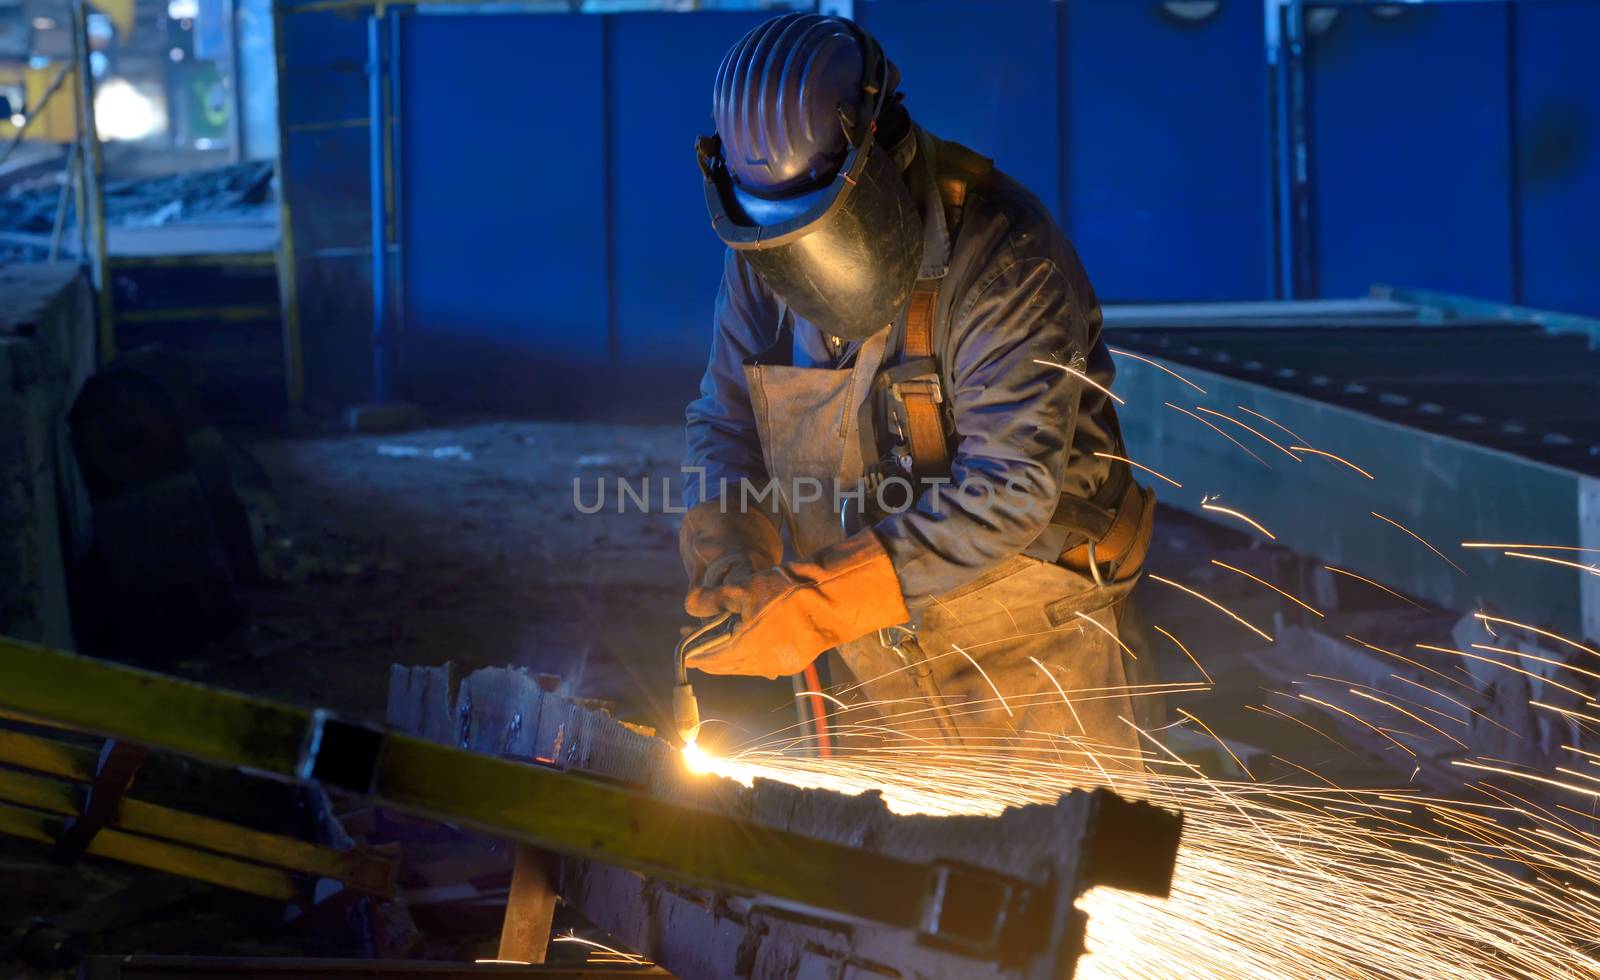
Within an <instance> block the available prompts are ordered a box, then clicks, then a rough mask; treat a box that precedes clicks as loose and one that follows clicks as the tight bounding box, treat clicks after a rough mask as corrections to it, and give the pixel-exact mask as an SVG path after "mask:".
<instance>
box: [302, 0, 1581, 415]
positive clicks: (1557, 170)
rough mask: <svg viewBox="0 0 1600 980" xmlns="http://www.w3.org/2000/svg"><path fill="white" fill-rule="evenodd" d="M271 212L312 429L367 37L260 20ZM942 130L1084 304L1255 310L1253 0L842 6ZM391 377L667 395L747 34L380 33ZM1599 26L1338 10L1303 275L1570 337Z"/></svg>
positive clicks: (1575, 0)
mask: <svg viewBox="0 0 1600 980" xmlns="http://www.w3.org/2000/svg"><path fill="white" fill-rule="evenodd" d="M279 2H280V8H279V10H280V19H281V21H282V24H281V26H282V31H281V33H280V37H281V46H282V47H281V51H282V57H283V60H284V71H283V72H282V73H281V75H280V105H281V114H282V122H283V126H282V132H283V151H282V166H283V171H284V183H285V193H286V196H287V199H288V202H289V204H290V213H291V218H292V225H291V227H292V232H293V236H292V238H293V248H294V251H295V258H296V270H297V272H298V276H297V283H298V287H299V296H300V298H299V304H298V308H299V310H300V314H301V320H302V329H301V334H302V337H303V343H304V346H305V351H306V353H305V367H306V376H307V385H308V389H309V394H310V398H311V400H312V401H313V402H314V403H319V404H322V405H327V406H337V405H341V404H345V403H348V402H350V401H354V400H357V399H359V398H363V397H366V396H367V394H368V392H369V390H370V383H371V376H372V367H371V364H372V358H371V329H372V328H371V286H370V269H371V252H370V242H371V224H370V216H369V207H368V188H369V178H368V169H369V149H370V145H371V141H370V138H369V131H368V120H367V115H368V108H367V81H366V75H365V73H364V65H365V63H366V60H367V50H366V47H367V36H366V20H367V17H368V16H369V14H370V13H371V12H372V8H371V7H370V6H365V5H362V4H361V3H359V2H357V0H350V2H349V3H347V4H337V0H334V2H335V3H336V4H337V5H335V6H331V7H330V0H309V2H308V0H279ZM856 10H857V14H858V16H859V17H860V18H861V19H862V21H863V22H864V23H865V25H866V26H867V27H868V28H869V29H870V30H872V31H874V32H875V33H877V34H878V35H879V36H880V37H881V38H882V39H883V41H884V44H885V46H886V47H887V48H888V50H889V51H890V53H891V55H892V56H893V57H894V58H895V59H896V61H897V62H898V64H899V65H900V67H901V69H902V73H903V79H904V81H903V87H904V89H905V91H906V93H907V103H908V105H909V106H910V107H911V108H912V110H913V112H914V113H915V114H916V115H917V117H918V118H919V119H920V120H922V121H923V122H925V123H926V124H927V125H928V126H929V127H930V128H931V129H933V130H934V131H936V132H938V133H939V134H941V135H943V136H947V137H950V138H953V139H957V140H961V141H963V142H967V143H969V144H970V145H972V146H973V147H974V148H976V149H978V150H980V151H982V152H985V153H989V154H991V155H993V156H994V157H995V158H996V160H997V161H998V162H999V164H1000V166H1001V167H1002V168H1004V169H1006V170H1007V171H1009V172H1011V173H1012V174H1014V175H1016V176H1017V177H1019V178H1020V179H1022V180H1023V182H1024V183H1026V184H1027V185H1028V186H1030V187H1032V188H1033V190H1034V191H1035V192H1036V193H1038V194H1039V196H1040V197H1041V198H1042V199H1043V200H1044V201H1045V202H1046V203H1047V205H1049V206H1050V207H1052V208H1055V209H1057V210H1058V213H1061V214H1062V215H1063V223H1064V226H1065V227H1066V228H1067V230H1068V233H1069V234H1070V235H1071V236H1072V237H1073V238H1074V240H1075V242H1076V244H1077V246H1078V248H1079V251H1080V253H1081V254H1082V256H1083V259H1084V262H1085V264H1086V265H1087V267H1088V269H1089V271H1090V275H1091V277H1092V278H1093V280H1094V282H1095V284H1096V286H1097V289H1098V291H1099V292H1100V294H1101V296H1102V298H1103V299H1107V300H1212V299H1252V298H1266V297H1268V296H1270V295H1272V288H1273V287H1272V282H1271V265H1272V252H1271V242H1272V235H1271V231H1270V225H1271V220H1272V211H1271V205H1270V201H1271V198H1270V189H1269V172H1270V147H1271V140H1272V136H1271V133H1270V131H1269V126H1268V119H1269V114H1268V103H1267V98H1268V96H1267V91H1268V85H1267V82H1268V78H1267V70H1266V66H1265V64H1264V61H1263V48H1264V26H1263V24H1264V21H1263V18H1262V16H1261V7H1260V4H1258V3H1255V2H1225V3H1223V4H1222V6H1221V9H1220V12H1219V13H1218V15H1217V16H1216V17H1214V18H1212V19H1210V20H1207V21H1204V22H1201V23H1198V24H1187V23H1183V22H1179V21H1176V20H1173V19H1171V18H1170V17H1169V16H1168V15H1166V14H1165V13H1163V12H1162V11H1161V10H1160V5H1159V4H1157V3H1155V2H1150V0H1070V2H1065V3H1053V2H1051V0H986V2H982V3H978V2H974V0H870V2H868V0H861V2H858V4H857V6H856ZM387 16H388V17H390V18H399V19H400V21H401V29H400V30H399V31H398V32H397V37H396V48H397V52H396V57H397V59H398V61H397V65H398V70H397V71H396V72H395V80H396V82H397V87H398V94H397V97H396V106H397V112H396V119H395V122H396V125H395V138H394V145H393V147H392V155H393V161H392V162H393V168H392V173H393V175H394V176H393V180H394V182H395V186H394V188H393V189H392V191H393V199H394V202H395V213H396V215H397V219H398V241H397V245H398V247H397V248H396V249H395V256H394V257H395V258H396V259H397V260H398V263H399V268H400V269H401V270H402V271H401V273H400V275H399V282H400V283H401V285H400V286H399V288H398V296H399V299H400V300H401V302H400V304H399V306H400V308H401V310H402V316H403V326H404V335H403V344H402V366H403V368H404V372H405V377H404V380H405V382H406V384H407V385H409V388H405V387H404V386H403V390H409V391H410V392H411V393H413V394H417V395H420V396H422V397H424V398H427V399H434V398H437V399H441V400H459V401H478V402H484V403H487V402H493V403H495V404H498V405H506V406H512V407H525V408H529V409H533V410H542V409H552V408H555V407H568V408H570V407H571V406H572V405H573V404H575V403H574V402H573V401H572V399H571V389H573V388H574V387H578V388H580V389H585V390H586V389H588V388H590V387H593V386H595V385H596V384H597V383H598V381H599V380H603V379H604V377H605V372H606V371H607V369H608V368H612V367H614V366H617V365H621V366H623V367H626V368H627V369H628V372H629V374H628V377H629V378H630V384H631V382H632V381H634V380H637V381H638V382H639V383H638V384H636V385H633V384H631V387H632V388H634V389H637V390H643V389H644V388H645V387H647V386H648V385H647V384H646V382H648V381H649V380H650V379H651V378H655V377H660V378H664V379H666V381H667V383H668V384H670V385H672V386H676V387H673V389H672V393H671V398H678V397H680V396H681V395H682V394H684V393H686V389H685V388H684V385H685V383H686V382H685V379H691V380H692V376H693V369H694V367H695V366H696V365H698V364H699V363H700V361H701V359H702V358H703V355H704V351H705V348H706V344H707V329H708V324H709V317H710V312H711V304H712V300H713V297H714V293H715V289H716V281H717V276H718V273H719V268H720V261H719V256H720V249H719V248H718V246H717V244H716V241H715V239H714V237H713V236H712V234H711V232H710V230H709V228H708V227H707V223H706V219H705V215H704V210H703V205H702V202H701V192H700V187H699V180H698V176H697V174H696V171H695V167H694V162H693V156H692V152H691V141H692V139H693V137H694V136H695V135H696V134H698V133H701V132H704V131H706V130H707V129H708V128H709V125H710V122H709V118H708V106H707V102H708V99H707V95H708V92H709V88H710V83H711V77H712V74H713V72H714V69H715V64H716V62H717V60H718V58H719V57H720V55H721V53H722V51H723V50H725V48H726V47H727V46H728V45H729V44H730V43H732V41H733V40H735V39H736V38H737V37H738V36H739V35H740V34H741V33H742V32H743V31H744V30H746V29H748V28H749V27H750V26H752V25H753V24H755V23H756V22H757V21H758V20H759V17H760V15H757V14H746V13H715V14H712V13H699V14H694V15H682V14H630V15H616V16H573V15H547V14H510V13H465V12H463V13H461V14H458V15H446V14H440V13H435V12H419V11H418V10H417V9H415V8H410V7H400V8H396V7H391V8H389V13H388V15H387ZM1597 29H1600V3H1596V2H1594V0H1548V2H1544V3H1537V4H1516V5H1514V9H1512V6H1510V5H1507V4H1501V3H1468V4H1454V5H1436V4H1430V5H1428V6H1426V7H1424V8H1420V9H1407V10H1406V11H1405V13H1404V15H1403V16H1401V17H1399V18H1397V19H1393V20H1384V19H1380V18H1378V17H1376V16H1374V15H1373V14H1372V12H1371V11H1369V10H1366V9H1345V10H1343V11H1341V12H1340V15H1339V17H1338V18H1337V19H1336V21H1335V23H1334V24H1333V25H1332V27H1331V28H1330V29H1329V30H1327V31H1326V32H1325V33H1322V34H1319V35H1316V36H1315V37H1313V39H1312V42H1311V46H1310V50H1309V52H1308V57H1307V65H1308V72H1309V85H1310V105H1309V119H1310V123H1311V133H1310V136H1311V140H1310V146H1311V153H1312V156H1311V161H1310V164H1311V181H1312V185H1311V186H1312V189H1313V202H1312V203H1313V207H1314V214H1313V215H1312V225H1311V227H1312V232H1313V238H1314V256H1313V258H1314V270H1315V275H1316V277H1317V279H1318V284H1317V285H1318V287H1319V289H1320V292H1321V293H1322V294H1324V295H1349V294H1352V293H1360V292H1364V291H1365V290H1366V289H1367V287H1368V286H1369V285H1370V284H1371V283H1372V282H1373V281H1376V280H1381V281H1388V282H1395V283H1400V284H1406V285H1414V286H1421V287H1431V288H1435V289H1444V290H1454V291H1459V292H1466V293H1473V294H1477V295H1481V296H1485V297H1490V298H1495V299H1512V300H1517V301H1520V302H1523V303H1525V304H1528V305H1535V306H1547V307H1554V308H1562V309H1571V310H1578V311H1587V312H1600V276H1595V275H1594V274H1593V270H1595V269H1597V268H1600V236H1597V235H1596V234H1595V233H1594V232H1593V231H1592V227H1591V226H1592V224H1593V222H1592V221H1584V220H1579V216H1582V215H1594V214H1597V213H1600V137H1597V134H1600V68H1597V64H1600V59H1595V58H1593V57H1591V56H1590V55H1589V54H1588V52H1587V50H1586V45H1585V43H1583V39H1585V38H1593V37H1595V36H1596V35H1597Z"/></svg>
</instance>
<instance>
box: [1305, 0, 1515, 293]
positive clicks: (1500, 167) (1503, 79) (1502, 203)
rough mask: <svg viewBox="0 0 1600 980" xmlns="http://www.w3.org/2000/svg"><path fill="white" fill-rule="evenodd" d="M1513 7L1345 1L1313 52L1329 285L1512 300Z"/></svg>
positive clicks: (1318, 256) (1316, 163) (1323, 273)
mask: <svg viewBox="0 0 1600 980" xmlns="http://www.w3.org/2000/svg"><path fill="white" fill-rule="evenodd" d="M1506 19H1507V11H1506V5H1504V4H1497V3H1456V4H1433V5H1430V6H1427V7H1423V8H1417V9H1412V10H1406V11H1403V12H1402V13H1401V14H1400V16H1398V17H1393V18H1392V19H1391V18H1385V17H1380V16H1378V15H1377V14H1375V13H1374V12H1373V11H1372V10H1370V9H1362V8H1350V9H1345V10H1341V11H1339V15H1338V17H1337V19H1336V20H1335V21H1334V22H1333V24H1332V25H1331V26H1330V27H1329V28H1328V29H1327V30H1326V31H1324V32H1323V33H1321V34H1314V35H1313V36H1312V38H1311V43H1310V51H1309V54H1308V84H1309V86H1310V94H1311V97H1310V106H1309V109H1310V122H1311V139H1310V144H1311V189H1312V201H1313V213H1312V216H1311V227H1312V232H1313V237H1314V249H1315V252H1314V260H1315V264H1314V268H1315V269H1316V275H1317V286H1318V289H1319V292H1320V293H1321V294H1322V295H1326V296H1348V295H1351V294H1356V293H1362V292H1365V291H1366V289H1367V287H1368V286H1370V285H1371V284H1372V283H1374V282H1395V283H1404V284H1406V285H1410V286H1418V287H1426V288H1431V289H1440V290H1446V291H1449V292H1457V293H1467V294H1469V295H1473V296H1482V297H1484V298H1486V299H1496V300H1511V299H1512V298H1513V297H1512V292H1511V268H1512V256H1511V164H1510V139H1509V129H1508V120H1509V118H1510V117H1509V111H1510V109H1509V100H1508V93H1509V90H1510V89H1509V84H1508V63H1507V51H1508V48H1507V44H1506Z"/></svg>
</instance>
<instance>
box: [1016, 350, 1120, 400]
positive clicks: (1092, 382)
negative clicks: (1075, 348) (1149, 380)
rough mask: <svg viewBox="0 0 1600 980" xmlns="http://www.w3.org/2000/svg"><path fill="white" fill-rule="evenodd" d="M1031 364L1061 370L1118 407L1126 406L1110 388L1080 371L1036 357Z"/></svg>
mask: <svg viewBox="0 0 1600 980" xmlns="http://www.w3.org/2000/svg"><path fill="white" fill-rule="evenodd" d="M1033 363H1035V364H1043V365H1044V366H1046V367H1053V368H1060V369H1061V370H1063V371H1065V372H1067V373H1068V374H1070V375H1072V376H1073V377H1074V378H1077V379H1078V380H1079V381H1082V382H1084V383H1085V384H1087V385H1089V387H1091V388H1095V389H1098V390H1099V391H1100V392H1101V393H1103V394H1104V395H1105V396H1106V397H1108V398H1110V399H1111V400H1112V401H1114V402H1116V403H1117V404H1118V405H1126V404H1128V403H1127V402H1125V401H1123V400H1122V399H1120V398H1118V397H1117V396H1116V394H1115V393H1114V392H1112V390H1111V389H1110V388H1107V387H1106V386H1105V385H1103V384H1101V383H1100V382H1098V381H1096V380H1095V379H1093V378H1091V377H1089V376H1088V375H1087V374H1084V373H1083V372H1082V371H1079V370H1078V369H1077V368H1071V367H1068V366H1067V365H1065V364H1057V363H1056V362H1055V361H1046V360H1041V359H1040V358H1037V357H1036V358H1034V359H1033Z"/></svg>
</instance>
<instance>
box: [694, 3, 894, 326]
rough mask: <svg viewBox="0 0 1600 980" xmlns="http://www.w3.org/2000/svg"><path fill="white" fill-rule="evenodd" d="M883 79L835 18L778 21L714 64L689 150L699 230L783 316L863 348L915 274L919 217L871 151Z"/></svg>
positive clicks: (860, 39)
mask: <svg viewBox="0 0 1600 980" xmlns="http://www.w3.org/2000/svg"><path fill="white" fill-rule="evenodd" d="M898 80H899V79H898V73H897V72H896V70H895V68H894V65H892V64H891V63H890V62H889V60H888V59H887V58H885V57H884V56H883V50H882V49H881V48H880V47H879V46H878V42H877V41H876V40H874V39H873V38H872V36H871V35H869V34H867V33H866V32H865V31H863V30H862V29H861V28H859V27H857V26H856V25H855V24H853V23H851V22H850V21H848V20H845V19H843V18H838V17H823V16H819V15H817V14H787V15H785V16H782V17H778V18H775V19H773V20H770V21H767V22H766V23H764V24H762V25H761V26H759V27H757V28H756V29H754V30H752V31H751V32H750V33H749V34H746V35H745V36H744V37H743V38H742V39H741V40H740V41H739V43H737V44H735V45H734V46H733V48H732V50H730V51H729V52H728V54H727V56H726V57H724V58H723V60H722V66H721V67H720V68H719V69H718V70H717V81H716V88H715V91H714V92H713V97H712V118H713V120H714V121H715V123H716V127H717V131H716V134H715V135H713V136H702V137H701V138H700V139H699V141H698V142H697V143H696V147H695V148H696V152H697V155H698V157H699V161H700V170H701V173H702V174H703V175H704V177H705V194H706V207H707V208H708V209H709V210H710V212H711V225H712V227H713V228H714V229H715V230H716V233H717V236H718V237H719V238H721V239H722V241H723V243H724V244H725V245H727V246H728V247H729V248H731V249H733V250H734V251H736V252H739V253H740V254H742V255H743V256H744V257H745V258H746V259H747V260H748V261H749V262H750V265H751V266H752V267H753V268H754V269H755V270H756V272H757V273H758V274H759V275H760V276H761V279H762V281H763V282H765V283H766V285H767V287H768V288H769V289H771V290H772V292H773V293H775V294H776V295H777V297H778V298H779V299H781V300H782V301H783V302H784V303H786V304H787V305H788V306H789V307H790V308H791V309H792V310H794V311H795V313H797V314H799V315H800V316H803V317H805V318H806V319H807V320H810V321H811V322H813V323H815V324H817V325H818V326H819V327H821V328H822V329H823V330H825V331H826V332H828V333H830V334H833V335H835V336H839V337H845V338H849V339H862V338H865V337H869V336H871V335H872V334H874V333H876V332H877V331H878V330H880V329H882V328H883V327H884V326H886V325H888V324H889V323H890V322H892V321H893V320H894V319H895V317H897V316H899V314H900V311H901V310H902V309H903V308H904V307H905V305H906V302H907V300H908V299H909V298H910V296H911V288H912V286H913V284H914V283H915V282H916V278H917V270H918V269H919V268H920V267H921V264H922V217H921V215H920V214H919V213H918V211H917V208H916V202H915V201H914V200H913V199H912V197H911V193H910V191H909V190H908V189H907V187H906V184H905V181H904V180H903V179H902V178H901V175H900V168H899V167H898V166H897V165H896V163H895V155H894V153H893V152H891V150H892V148H890V147H885V146H882V145H880V144H879V143H878V142H877V141H876V139H875V137H876V135H877V127H878V120H879V117H880V116H881V115H882V114H883V112H884V109H885V107H886V106H889V105H891V104H892V102H893V99H894V89H895V86H896V84H897V83H898Z"/></svg>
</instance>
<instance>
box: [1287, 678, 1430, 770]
mask: <svg viewBox="0 0 1600 980" xmlns="http://www.w3.org/2000/svg"><path fill="white" fill-rule="evenodd" d="M1300 699H1301V700H1302V701H1310V702H1311V703H1312V704H1320V705H1322V706H1323V707H1324V708H1329V709H1331V710H1333V711H1337V712H1339V713H1340V714H1341V715H1344V716H1345V717H1347V718H1350V719H1352V720H1353V721H1356V722H1358V723H1360V724H1363V725H1365V726H1367V727H1368V728H1370V729H1372V730H1373V731H1375V732H1377V733H1378V734H1379V735H1382V736H1383V737H1384V738H1386V739H1388V740H1389V741H1391V742H1393V743H1394V744H1396V745H1398V746H1400V749H1401V750H1402V751H1403V752H1405V753H1406V754H1407V755H1409V756H1411V757H1412V758H1413V759H1415V758H1416V757H1417V754H1416V753H1415V752H1413V751H1411V749H1409V748H1407V747H1406V744H1405V743H1404V742H1401V741H1400V740H1399V739H1397V738H1395V737H1394V736H1393V735H1390V734H1389V733H1388V732H1386V731H1384V730H1383V729H1381V728H1379V727H1378V726H1377V725H1374V724H1373V723H1372V722H1370V721H1367V720H1366V719H1365V718H1362V717H1361V716H1360V715H1356V714H1352V713H1351V712H1349V711H1346V710H1345V709H1343V708H1341V707H1339V706H1338V705H1336V704H1329V703H1328V702H1327V701H1322V700H1319V699H1317V698H1314V697H1312V696H1311V695H1309V694H1302V695H1300Z"/></svg>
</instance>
